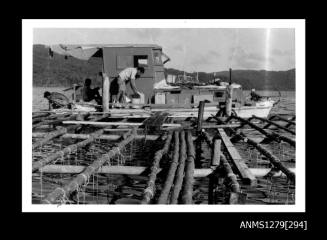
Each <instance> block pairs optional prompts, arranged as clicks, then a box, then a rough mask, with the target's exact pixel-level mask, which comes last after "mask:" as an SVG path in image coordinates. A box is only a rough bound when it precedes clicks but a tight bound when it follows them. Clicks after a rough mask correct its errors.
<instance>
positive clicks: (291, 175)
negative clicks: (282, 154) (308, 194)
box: [239, 132, 295, 182]
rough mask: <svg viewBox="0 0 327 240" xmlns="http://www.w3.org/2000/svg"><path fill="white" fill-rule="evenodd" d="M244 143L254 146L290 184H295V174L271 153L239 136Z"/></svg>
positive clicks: (244, 136)
mask: <svg viewBox="0 0 327 240" xmlns="http://www.w3.org/2000/svg"><path fill="white" fill-rule="evenodd" d="M239 135H240V136H241V137H242V138H243V140H244V141H245V142H246V143H249V144H250V145H252V146H254V147H255V148H256V149H257V150H258V151H259V152H260V153H261V154H263V155H264V156H266V157H267V158H268V159H269V161H270V162H271V163H272V164H273V165H274V166H275V167H276V168H277V169H279V170H281V171H282V172H283V173H284V174H285V175H286V176H287V177H288V178H289V179H290V180H291V181H292V182H295V174H294V173H293V172H291V171H290V170H289V169H288V168H286V167H285V166H284V165H283V164H282V163H281V161H280V160H279V159H278V158H277V157H276V156H275V155H273V154H272V153H270V152H269V151H268V150H267V149H265V148H264V147H263V146H261V145H260V144H259V143H256V142H255V141H253V140H252V139H250V138H248V137H247V136H246V135H245V134H244V133H242V132H241V133H240V134H239Z"/></svg>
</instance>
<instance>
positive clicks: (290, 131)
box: [252, 115, 295, 135]
mask: <svg viewBox="0 0 327 240" xmlns="http://www.w3.org/2000/svg"><path fill="white" fill-rule="evenodd" d="M252 118H256V119H259V120H261V121H263V122H267V123H270V124H271V125H274V126H276V127H278V128H280V129H283V130H284V131H286V132H289V133H291V134H293V135H295V132H294V131H293V130H290V129H288V128H286V127H284V126H281V125H279V124H277V123H275V122H273V121H270V120H268V119H265V118H261V117H257V116H255V115H253V116H252Z"/></svg>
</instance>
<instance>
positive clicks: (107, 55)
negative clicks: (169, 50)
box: [50, 44, 245, 107]
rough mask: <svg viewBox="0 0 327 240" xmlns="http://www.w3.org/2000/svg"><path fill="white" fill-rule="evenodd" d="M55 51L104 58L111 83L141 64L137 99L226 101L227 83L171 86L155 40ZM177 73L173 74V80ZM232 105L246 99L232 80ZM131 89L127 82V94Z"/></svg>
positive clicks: (59, 47)
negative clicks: (141, 94) (143, 70)
mask: <svg viewBox="0 0 327 240" xmlns="http://www.w3.org/2000/svg"><path fill="white" fill-rule="evenodd" d="M50 49H51V50H52V51H54V52H56V53H59V54H63V55H67V56H73V57H76V58H78V59H82V60H88V59H90V58H91V57H101V58H102V59H103V71H104V72H105V73H106V74H107V75H108V76H109V81H110V84H111V83H112V82H113V79H114V78H115V77H117V76H118V74H119V73H120V72H121V71H122V70H124V69H125V68H128V67H138V66H142V67H144V69H145V72H144V74H142V75H141V76H140V78H138V79H137V80H136V87H137V89H138V90H139V91H140V92H142V93H143V94H144V99H142V100H143V101H141V102H140V103H144V104H150V103H151V104H169V105H170V104H172V105H189V104H195V105H197V104H198V103H199V102H200V101H203V100H207V101H208V102H211V103H217V105H221V104H225V101H226V89H227V87H226V86H227V85H226V84H225V83H224V84H225V85H222V86H218V85H201V84H196V83H195V84H193V85H192V86H191V87H190V86H188V87H185V86H184V87H183V86H176V85H175V86H172V84H171V81H169V79H168V77H166V74H165V69H164V63H165V62H166V61H165V60H167V59H169V57H168V56H167V55H166V54H164V53H163V51H162V47H161V46H159V45H156V44H110V45H87V46H85V45H80V46H77V45H53V46H51V47H50ZM176 79H178V78H177V76H175V78H174V82H175V81H176ZM232 87H233V102H234V104H233V105H234V106H235V107H237V106H238V105H240V106H241V105H243V103H244V101H245V99H244V96H243V92H242V88H241V86H240V85H237V84H232ZM131 93H132V91H131V88H130V85H129V84H127V94H128V95H130V94H131Z"/></svg>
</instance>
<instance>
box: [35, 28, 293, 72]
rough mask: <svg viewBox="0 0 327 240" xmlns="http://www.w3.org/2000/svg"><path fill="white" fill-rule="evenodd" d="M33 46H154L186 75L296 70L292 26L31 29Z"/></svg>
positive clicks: (171, 66) (174, 66)
mask: <svg viewBox="0 0 327 240" xmlns="http://www.w3.org/2000/svg"><path fill="white" fill-rule="evenodd" d="M33 43H34V44H45V45H52V44H124V43H127V44H138V43H140V44H147V43H151V44H158V45H160V46H162V48H163V52H165V53H166V54H167V55H168V56H169V57H170V58H171V61H170V62H168V63H166V64H165V67H167V68H176V69H179V70H184V71H187V72H214V71H224V70H228V69H229V68H232V69H253V70H273V71H284V70H289V69H291V68H295V29H293V28H106V29H102V28H71V29H69V28H35V29H34V32H33Z"/></svg>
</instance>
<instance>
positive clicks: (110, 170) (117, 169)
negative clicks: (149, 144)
mask: <svg viewBox="0 0 327 240" xmlns="http://www.w3.org/2000/svg"><path fill="white" fill-rule="evenodd" d="M86 168H87V167H86V166H76V165H61V164H57V165H46V166H44V167H42V168H41V169H40V171H42V173H52V174H58V173H62V174H79V173H81V172H83V171H84V170H85V169H86ZM249 169H250V172H251V173H252V174H253V175H254V176H256V177H264V176H265V175H267V174H268V173H269V172H270V171H271V169H269V168H249ZM148 170H149V168H148V167H140V166H101V167H100V168H99V169H98V171H97V173H104V174H113V175H117V174H122V175H142V174H144V173H146V172H147V171H148ZM289 170H290V171H291V172H294V173H295V168H289ZM161 171H162V168H158V173H159V172H161ZM213 172H214V170H213V169H211V168H196V169H194V177H195V178H203V177H209V176H210V174H212V173H213ZM272 177H286V175H285V174H284V173H283V172H281V171H277V172H274V173H273V175H272Z"/></svg>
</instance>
